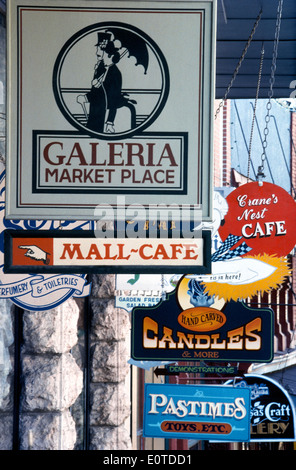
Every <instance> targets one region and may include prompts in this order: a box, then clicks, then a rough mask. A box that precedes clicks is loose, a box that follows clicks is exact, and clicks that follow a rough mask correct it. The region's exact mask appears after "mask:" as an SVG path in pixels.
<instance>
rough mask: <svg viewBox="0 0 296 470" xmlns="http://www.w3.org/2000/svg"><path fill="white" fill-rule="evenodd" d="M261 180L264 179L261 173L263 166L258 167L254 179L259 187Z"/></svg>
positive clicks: (261, 183)
mask: <svg viewBox="0 0 296 470" xmlns="http://www.w3.org/2000/svg"><path fill="white" fill-rule="evenodd" d="M263 178H265V174H264V173H263V165H261V166H258V173H257V176H256V179H257V181H258V184H259V186H262V185H263V181H262V180H263Z"/></svg>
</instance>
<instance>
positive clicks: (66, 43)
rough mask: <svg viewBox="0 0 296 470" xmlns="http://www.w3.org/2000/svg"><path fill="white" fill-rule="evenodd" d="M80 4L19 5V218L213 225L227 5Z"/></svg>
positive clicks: (15, 175) (14, 87) (15, 184)
mask: <svg viewBox="0 0 296 470" xmlns="http://www.w3.org/2000/svg"><path fill="white" fill-rule="evenodd" d="M64 3H67V2H64ZM68 3H70V4H69V5H67V4H63V5H62V7H61V6H58V5H57V3H56V2H55V1H51V0H10V1H9V2H8V61H9V67H8V71H9V74H8V82H9V96H8V149H7V150H8V159H7V160H8V161H9V165H8V183H9V184H8V185H7V186H8V188H7V189H8V193H7V217H8V218H10V219H19V218H22V219H24V218H30V219H44V218H48V219H49V218H50V219H55V220H64V219H74V220H78V219H82V220H92V219H95V218H96V215H95V209H96V207H97V206H98V205H100V206H101V207H108V208H111V209H112V210H114V212H115V213H117V212H118V211H119V210H120V211H122V210H125V208H126V207H128V206H129V205H131V204H139V205H143V206H144V207H145V208H147V207H148V206H149V205H158V204H159V201H160V195H161V203H162V204H163V205H170V204H176V203H177V204H179V205H182V206H184V207H191V206H192V205H195V206H197V207H199V208H200V210H202V213H203V219H204V220H206V219H209V218H210V213H211V201H210V195H211V184H209V182H210V181H211V162H210V160H209V156H210V155H212V152H211V140H212V139H211V137H212V128H211V126H212V124H211V123H212V114H211V113H212V109H213V94H214V86H213V83H214V55H215V2H214V1H213V0H204V1H193V2H188V3H187V2H186V1H174V2H169V1H161V2H149V3H147V4H143V5H142V4H139V2H136V1H127V2H120V1H112V2H111V1H101V2H97V1H92V0H87V1H86V0H73V1H71V2H68ZM193 50H194V54H192V51H193ZM36 97H38V99H37V98H36ZM203 182H206V184H203Z"/></svg>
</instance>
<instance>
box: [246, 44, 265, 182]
mask: <svg viewBox="0 0 296 470" xmlns="http://www.w3.org/2000/svg"><path fill="white" fill-rule="evenodd" d="M263 58H264V44H262V48H261V57H260V64H259V72H258V83H257V90H256V97H255V102H254V110H253V119H252V125H251V133H250V142H249V153H248V172H247V178H248V180H249V176H250V164H251V148H252V141H253V132H254V124H255V117H256V108H257V102H258V97H259V90H260V83H261V76H262V67H263Z"/></svg>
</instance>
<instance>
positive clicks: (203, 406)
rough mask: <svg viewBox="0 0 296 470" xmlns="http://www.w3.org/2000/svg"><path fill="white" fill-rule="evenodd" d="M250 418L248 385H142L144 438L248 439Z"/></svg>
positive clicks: (245, 440)
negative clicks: (143, 394)
mask: <svg viewBox="0 0 296 470" xmlns="http://www.w3.org/2000/svg"><path fill="white" fill-rule="evenodd" d="M249 419H250V390H249V389H248V388H247V387H246V388H245V389H237V388H234V387H229V386H221V385H220V386H214V385H210V386H206V385H199V386H195V385H168V384H165V385H163V384H145V403H144V425H143V435H144V436H145V437H162V438H167V439H168V438H177V439H206V440H208V439H211V440H220V441H221V440H225V441H232V442H234V441H244V442H247V441H248V440H249V438H250V422H249Z"/></svg>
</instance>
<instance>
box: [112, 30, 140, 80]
mask: <svg viewBox="0 0 296 470" xmlns="http://www.w3.org/2000/svg"><path fill="white" fill-rule="evenodd" d="M108 32H110V33H112V34H113V36H114V41H115V40H118V41H120V43H121V48H124V49H125V51H124V52H123V53H122V54H121V57H123V56H124V55H126V54H128V57H131V56H132V57H135V59H136V65H142V66H143V67H144V70H145V74H146V73H147V69H148V63H149V54H148V49H147V44H146V42H145V40H144V39H143V38H142V37H140V36H138V35H137V34H135V33H133V32H131V31H129V30H128V29H125V28H118V27H112V28H108Z"/></svg>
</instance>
